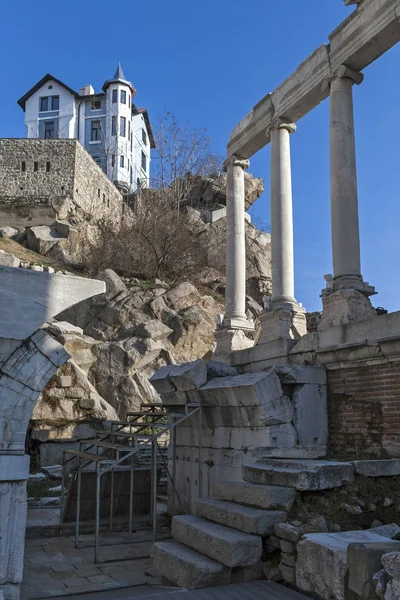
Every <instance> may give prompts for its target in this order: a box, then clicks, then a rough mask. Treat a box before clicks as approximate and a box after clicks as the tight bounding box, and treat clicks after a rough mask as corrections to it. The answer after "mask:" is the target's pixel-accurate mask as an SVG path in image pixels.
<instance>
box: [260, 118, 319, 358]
mask: <svg viewBox="0 0 400 600" xmlns="http://www.w3.org/2000/svg"><path fill="white" fill-rule="evenodd" d="M295 131H296V125H295V124H294V123H291V122H290V121H286V120H283V119H277V120H276V121H274V122H273V123H272V125H271V129H270V130H269V131H268V134H270V136H271V245H272V247H271V250H272V299H271V303H270V307H269V310H266V311H264V312H263V313H261V315H260V316H259V319H258V323H259V327H258V328H257V327H256V340H257V344H269V346H268V350H267V352H272V353H273V355H274V356H279V357H281V358H282V360H284V358H283V357H285V356H286V355H287V354H288V353H289V352H290V350H291V348H292V347H293V346H294V344H295V343H296V342H297V340H299V339H300V338H301V337H302V336H303V335H305V334H306V333H307V327H306V318H305V310H304V308H303V307H301V306H300V305H299V304H298V303H297V302H296V300H295V297H294V252H293V208H292V173H291V161H290V134H291V133H294V132H295Z"/></svg>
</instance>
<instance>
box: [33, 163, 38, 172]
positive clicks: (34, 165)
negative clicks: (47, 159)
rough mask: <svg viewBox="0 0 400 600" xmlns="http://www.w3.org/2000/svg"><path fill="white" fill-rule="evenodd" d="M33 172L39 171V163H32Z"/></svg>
mask: <svg viewBox="0 0 400 600" xmlns="http://www.w3.org/2000/svg"><path fill="white" fill-rule="evenodd" d="M33 170H34V171H35V172H36V171H39V163H37V162H34V163H33Z"/></svg>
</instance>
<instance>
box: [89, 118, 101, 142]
mask: <svg viewBox="0 0 400 600" xmlns="http://www.w3.org/2000/svg"><path fill="white" fill-rule="evenodd" d="M100 139H101V121H92V129H91V131H90V141H91V142H99V141H100Z"/></svg>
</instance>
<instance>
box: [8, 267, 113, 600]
mask: <svg viewBox="0 0 400 600" xmlns="http://www.w3.org/2000/svg"><path fill="white" fill-rule="evenodd" d="M0 281H1V285H0V600H2V598H4V599H5V600H18V599H19V595H20V594H19V588H20V583H21V581H22V572H23V560H24V542H25V529H26V515H27V502H26V484H27V480H28V476H29V457H28V456H26V455H25V437H26V431H27V427H28V423H29V420H30V417H31V415H32V412H33V409H34V407H35V404H36V402H37V400H38V398H39V396H40V394H41V392H42V390H43V389H44V388H45V386H46V385H47V383H48V382H49V381H50V379H51V378H52V377H53V375H54V374H55V373H56V371H57V369H58V368H59V367H60V366H61V365H63V364H64V363H65V362H66V361H67V360H68V359H69V354H68V353H67V352H66V351H65V349H64V348H63V347H62V346H61V344H59V343H58V342H57V341H56V340H54V339H53V338H52V337H51V336H50V335H49V334H48V333H47V332H46V331H45V330H44V329H40V327H41V326H42V325H43V324H44V323H46V321H48V320H50V319H51V318H52V317H54V316H55V315H57V314H59V313H60V312H62V311H63V310H65V309H67V308H69V307H70V306H73V305H74V304H77V303H78V302H80V301H82V300H85V299H86V298H90V297H92V296H95V295H97V294H101V293H103V292H104V291H105V283H104V282H102V281H95V280H91V279H85V278H82V277H74V276H71V275H59V274H49V273H41V272H36V271H29V270H25V269H13V268H8V267H0Z"/></svg>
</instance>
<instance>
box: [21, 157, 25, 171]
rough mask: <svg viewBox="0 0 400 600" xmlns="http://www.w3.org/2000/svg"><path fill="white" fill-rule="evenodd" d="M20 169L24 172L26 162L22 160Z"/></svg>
mask: <svg viewBox="0 0 400 600" xmlns="http://www.w3.org/2000/svg"><path fill="white" fill-rule="evenodd" d="M21 171H22V172H23V173H24V172H25V171H26V162H25V161H24V160H23V161H22V163H21Z"/></svg>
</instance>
